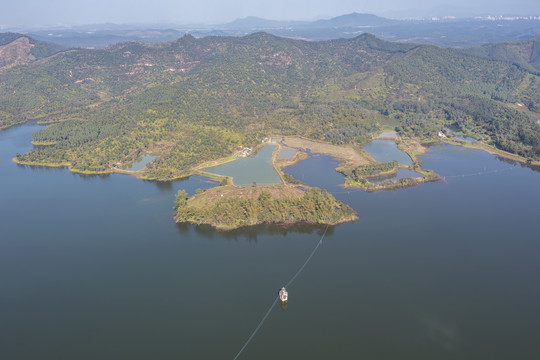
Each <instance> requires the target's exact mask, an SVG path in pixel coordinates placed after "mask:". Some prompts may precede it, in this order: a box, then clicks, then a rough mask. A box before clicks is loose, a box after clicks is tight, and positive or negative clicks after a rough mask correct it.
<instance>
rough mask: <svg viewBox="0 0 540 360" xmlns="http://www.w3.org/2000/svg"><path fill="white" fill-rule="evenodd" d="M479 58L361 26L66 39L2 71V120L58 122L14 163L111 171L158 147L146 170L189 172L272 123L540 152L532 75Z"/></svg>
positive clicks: (252, 139)
mask: <svg viewBox="0 0 540 360" xmlns="http://www.w3.org/2000/svg"><path fill="white" fill-rule="evenodd" d="M480 55H481V54H469V53H465V52H464V51H462V50H457V49H443V48H438V47H434V46H423V45H415V44H402V43H392V42H387V41H383V40H380V39H378V38H376V37H374V36H372V35H367V34H366V35H361V36H359V37H357V38H354V39H347V40H345V39H340V40H332V41H325V42H306V41H300V40H292V39H284V38H278V37H275V36H272V35H268V34H265V33H257V34H252V35H249V36H246V37H241V38H238V37H207V38H201V39H195V38H194V37H192V36H189V35H188V36H184V37H182V38H180V39H178V40H177V41H174V42H170V43H161V44H155V45H145V44H140V43H123V44H117V45H114V46H111V47H109V48H107V49H103V50H82V49H80V50H69V51H64V52H60V53H57V54H54V55H52V56H49V57H46V58H43V59H40V60H36V61H34V62H32V63H30V64H27V65H22V66H17V67H14V68H11V69H7V70H4V71H0V109H1V110H0V127H2V126H9V125H11V124H15V123H18V122H23V121H27V120H39V121H41V122H44V123H51V124H53V125H51V126H49V127H47V128H45V129H43V130H41V131H39V132H37V133H35V134H34V135H33V140H34V141H35V142H37V143H41V144H48V146H44V147H39V148H37V149H35V150H33V151H31V152H29V153H27V154H19V155H18V156H17V161H19V162H22V163H34V164H36V163H37V164H47V165H53V164H70V168H71V169H72V170H74V171H82V172H107V171H110V169H111V167H112V166H113V164H116V163H122V164H126V163H130V162H133V161H134V160H135V159H136V158H137V157H138V156H139V155H141V154H143V153H153V154H156V155H159V157H158V159H157V160H155V161H154V162H153V163H152V164H151V166H150V168H149V169H147V170H146V173H145V174H144V177H146V178H151V179H170V178H176V177H181V176H184V175H186V174H189V173H190V172H191V171H192V169H193V167H195V166H196V165H198V164H200V163H202V162H204V161H208V160H213V159H217V158H219V157H223V156H226V155H230V154H231V153H233V152H234V151H235V150H237V149H239V147H240V146H251V145H254V144H256V143H257V142H259V141H260V139H262V138H264V137H265V136H266V135H268V134H272V133H273V134H275V133H280V134H284V135H292V134H294V135H302V136H306V137H309V138H312V139H318V140H324V141H328V142H332V143H334V144H344V143H359V144H361V143H363V142H365V141H367V140H368V139H370V137H371V135H372V134H373V133H375V132H376V131H379V130H380V129H381V128H382V127H383V126H384V127H389V126H390V127H396V128H397V129H398V130H399V131H400V133H401V135H403V136H414V137H418V138H423V139H430V138H435V137H436V134H437V132H438V131H439V130H441V129H442V128H443V127H445V126H453V127H455V128H457V129H458V130H461V131H463V132H464V133H467V134H476V135H478V136H482V137H484V138H485V139H487V140H486V141H487V142H488V143H489V144H491V145H494V146H497V147H499V148H500V149H503V150H507V151H511V152H514V153H516V154H519V155H522V156H524V157H526V158H530V159H540V127H539V126H538V124H537V123H536V118H540V114H538V116H536V113H537V112H538V111H539V109H538V106H537V105H536V104H540V98H539V97H540V91H538V90H539V89H538V88H539V86H540V78H539V76H538V75H536V74H535V73H534V72H531V71H529V70H528V69H527V68H525V67H523V66H520V65H518V64H515V63H512V62H509V61H506V60H505V61H500V60H496V59H490V58H485V57H483V56H480ZM516 103H520V104H525V105H526V106H523V107H522V108H523V111H521V110H522V109H521V108H520V107H519V106H517V105H516ZM527 108H528V109H527Z"/></svg>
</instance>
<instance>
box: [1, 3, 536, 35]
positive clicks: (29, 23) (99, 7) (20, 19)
mask: <svg viewBox="0 0 540 360" xmlns="http://www.w3.org/2000/svg"><path fill="white" fill-rule="evenodd" d="M353 12H357V13H368V14H375V15H379V16H385V17H391V18H412V17H418V18H421V17H423V18H426V17H431V16H457V17H468V16H477V15H488V14H489V15H516V16H529V15H536V16H538V15H540V2H539V1H537V0H515V1H513V2H508V1H506V0H492V1H490V0H454V1H452V2H451V3H450V4H448V0H406V1H400V0H380V1H378V2H376V3H374V2H368V1H366V0H360V1H358V0H336V1H334V2H332V3H329V2H325V1H320V0H275V1H273V2H271V3H258V2H253V1H249V0H229V1H227V2H223V1H219V0H200V1H199V2H197V3H192V2H187V1H174V0H154V1H152V2H147V1H141V0H95V1H93V2H92V3H89V2H78V1H73V0H50V1H47V2H43V1H38V0H18V1H14V0H8V1H7V3H5V4H4V5H3V11H2V12H1V13H0V27H1V28H4V29H5V28H10V27H11V28H13V27H19V28H33V27H40V26H58V25H64V26H76V25H85V24H100V23H116V24H130V23H145V24H158V23H168V24H197V23H200V24H220V23H226V22H230V21H233V20H235V19H238V18H244V17H248V16H256V17H261V18H265V19H272V20H316V19H321V18H331V17H335V16H339V15H343V14H349V13H353Z"/></svg>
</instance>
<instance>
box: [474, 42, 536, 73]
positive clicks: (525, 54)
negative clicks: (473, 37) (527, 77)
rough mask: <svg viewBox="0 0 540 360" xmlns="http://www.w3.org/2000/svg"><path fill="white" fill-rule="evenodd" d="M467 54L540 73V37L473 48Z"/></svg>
mask: <svg viewBox="0 0 540 360" xmlns="http://www.w3.org/2000/svg"><path fill="white" fill-rule="evenodd" d="M465 52H466V53H468V54H472V55H475V56H479V57H483V58H486V59H490V60H498V61H508V62H511V63H514V64H517V65H520V66H522V67H523V68H525V69H527V70H529V71H531V72H536V73H540V37H535V38H532V39H529V40H523V41H514V42H505V43H496V44H488V45H484V46H479V47H473V48H469V49H466V50H465Z"/></svg>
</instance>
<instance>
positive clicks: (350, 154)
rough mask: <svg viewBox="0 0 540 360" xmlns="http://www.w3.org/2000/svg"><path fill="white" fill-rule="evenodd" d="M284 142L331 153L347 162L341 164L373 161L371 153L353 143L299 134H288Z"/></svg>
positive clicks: (364, 163)
mask: <svg viewBox="0 0 540 360" xmlns="http://www.w3.org/2000/svg"><path fill="white" fill-rule="evenodd" d="M283 144H285V145H286V146H289V147H292V148H298V149H303V150H305V149H309V150H310V151H311V152H314V153H319V154H324V155H329V156H331V157H333V158H336V159H338V160H341V161H342V162H344V163H345V164H340V166H352V167H356V166H361V165H367V164H370V163H372V162H373V160H372V159H371V158H370V156H369V155H367V154H366V153H364V152H363V151H361V150H359V149H355V148H354V147H353V146H351V145H342V146H338V145H333V144H328V143H323V142H319V141H313V140H309V139H305V138H301V137H298V136H287V137H285V138H284V139H283Z"/></svg>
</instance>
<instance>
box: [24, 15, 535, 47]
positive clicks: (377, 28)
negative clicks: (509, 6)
mask: <svg viewBox="0 0 540 360" xmlns="http://www.w3.org/2000/svg"><path fill="white" fill-rule="evenodd" d="M260 31H264V32H267V33H270V34H273V35H276V36H281V37H288V38H297V39H306V40H331V39H339V38H353V37H355V36H358V35H360V34H363V33H371V34H374V35H376V36H378V37H380V38H382V39H385V40H390V41H401V42H415V43H423V44H433V45H439V46H455V47H469V46H478V45H484V44H487V43H491V42H501V41H515V40H523V39H528V38H532V37H536V36H540V19H538V20H523V19H522V20H516V21H504V20H498V21H497V20H485V19H484V20H482V19H465V18H464V19H443V20H438V21H432V20H392V19H388V18H384V17H379V16H376V15H371V14H358V13H352V14H347V15H342V16H338V17H334V18H331V19H326V20H316V21H279V20H267V19H262V18H258V17H253V16H251V17H246V18H243V19H237V20H235V21H232V22H230V23H227V24H218V25H197V24H195V25H182V26H178V25H172V24H167V25H152V26H150V25H115V24H109V23H107V24H96V25H84V26H78V27H72V28H48V29H43V30H32V31H22V32H23V33H26V34H27V35H29V36H31V37H32V38H34V39H37V40H40V41H44V42H49V43H55V44H58V45H61V46H63V47H68V48H70V47H81V48H104V47H107V46H110V45H113V44H116V43H119V42H128V41H139V42H144V43H158V42H164V41H174V40H175V39H177V38H179V37H180V36H182V35H184V34H187V33H189V34H191V35H193V36H195V37H205V36H245V35H248V34H252V33H255V32H260Z"/></svg>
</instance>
